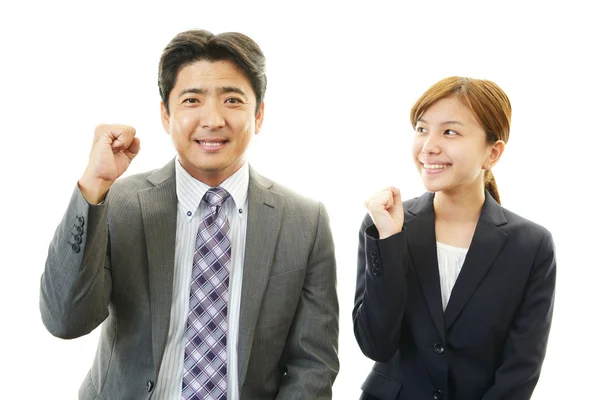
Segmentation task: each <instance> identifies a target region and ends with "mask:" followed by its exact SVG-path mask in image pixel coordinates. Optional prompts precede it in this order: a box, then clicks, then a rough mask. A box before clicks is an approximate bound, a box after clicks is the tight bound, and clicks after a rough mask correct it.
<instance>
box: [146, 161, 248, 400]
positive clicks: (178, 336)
mask: <svg viewBox="0 0 600 400" xmlns="http://www.w3.org/2000/svg"><path fill="white" fill-rule="evenodd" d="M175 178H176V186H177V233H176V239H175V240H176V241H175V270H174V273H173V300H172V304H171V319H170V322H169V333H168V336H167V344H166V347H165V352H164V355H163V360H162V364H161V367H160V371H159V373H158V379H157V383H156V389H155V391H154V395H153V399H155V400H169V399H172V400H175V399H177V400H179V399H181V390H182V379H183V358H184V350H185V342H186V337H185V325H186V321H187V317H188V312H189V308H190V283H191V279H192V262H193V258H194V248H195V241H196V233H197V231H198V227H199V226H200V221H201V220H202V218H203V217H204V216H205V215H206V214H208V213H209V211H210V210H209V207H208V205H207V203H206V202H204V201H202V198H203V197H204V194H205V193H206V192H207V191H208V189H210V186H208V185H206V184H205V183H203V182H200V181H198V180H196V179H194V178H193V177H192V176H191V175H190V174H189V173H188V172H187V171H186V170H185V169H184V168H183V167H182V166H181V164H180V163H179V162H176V163H175ZM249 180H250V172H249V166H248V163H247V162H246V163H244V165H243V166H242V167H241V168H240V169H239V170H238V171H237V172H236V173H234V174H233V175H231V176H230V177H229V178H227V179H226V180H225V181H223V183H221V185H219V186H221V187H222V188H223V189H225V190H227V191H228V192H229V194H230V195H231V197H230V198H228V199H227V200H226V201H225V203H224V204H223V208H222V209H223V211H224V212H225V215H226V216H227V219H228V221H229V224H230V231H229V234H230V239H231V264H230V265H231V267H230V268H231V269H230V278H229V303H228V310H227V312H228V326H227V398H228V400H238V399H239V387H238V366H237V364H238V356H237V344H238V330H239V329H238V328H239V320H240V300H241V296H242V275H243V263H244V246H245V243H246V226H247V221H248V219H247V215H246V214H247V212H246V211H247V209H248V200H247V199H248V183H249Z"/></svg>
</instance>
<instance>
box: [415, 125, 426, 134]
mask: <svg viewBox="0 0 600 400" xmlns="http://www.w3.org/2000/svg"><path fill="white" fill-rule="evenodd" d="M415 131H416V132H417V133H425V132H427V129H425V128H423V127H422V126H417V128H416V129H415Z"/></svg>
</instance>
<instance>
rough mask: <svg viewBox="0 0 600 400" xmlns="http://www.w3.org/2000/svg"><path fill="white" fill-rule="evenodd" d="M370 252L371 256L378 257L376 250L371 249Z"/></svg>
mask: <svg viewBox="0 0 600 400" xmlns="http://www.w3.org/2000/svg"><path fill="white" fill-rule="evenodd" d="M369 254H370V255H371V257H377V252H376V251H375V250H371V251H370V252H369Z"/></svg>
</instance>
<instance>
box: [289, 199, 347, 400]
mask: <svg viewBox="0 0 600 400" xmlns="http://www.w3.org/2000/svg"><path fill="white" fill-rule="evenodd" d="M306 268H307V271H306V278H305V281H304V287H303V289H302V294H301V297H300V301H299V303H298V308H297V309H296V315H295V317H294V321H293V323H292V327H291V329H290V332H289V335H288V338H287V342H286V346H285V349H284V352H285V353H286V357H285V358H286V359H288V360H289V361H288V363H287V365H285V366H283V367H284V368H285V370H286V374H285V376H284V377H283V379H282V381H281V387H280V389H279V393H278V395H277V399H278V400H284V399H306V400H317V399H331V396H332V392H331V387H332V385H333V382H334V380H335V378H336V376H337V373H338V371H339V360H338V355H337V348H338V335H339V307H338V298H337V292H336V264H335V252H334V244H333V238H332V235H331V229H330V227H329V217H328V215H327V211H326V210H325V207H324V206H323V205H322V204H319V218H318V225H317V232H316V236H315V240H314V243H313V247H312V251H311V253H310V256H309V258H308V263H307V267H306Z"/></svg>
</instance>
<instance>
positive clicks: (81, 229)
mask: <svg viewBox="0 0 600 400" xmlns="http://www.w3.org/2000/svg"><path fill="white" fill-rule="evenodd" d="M77 234H78V235H81V234H83V228H82V227H81V226H77Z"/></svg>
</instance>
